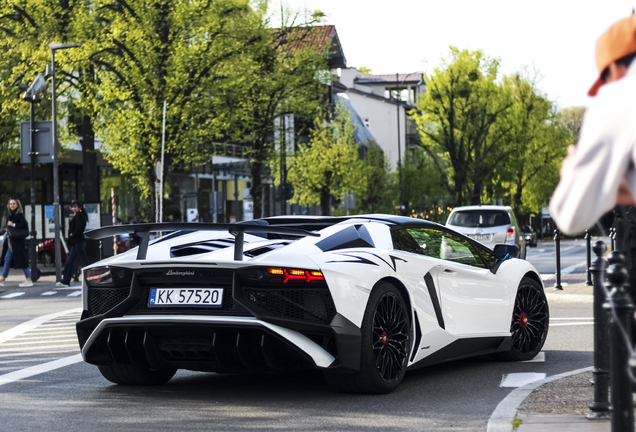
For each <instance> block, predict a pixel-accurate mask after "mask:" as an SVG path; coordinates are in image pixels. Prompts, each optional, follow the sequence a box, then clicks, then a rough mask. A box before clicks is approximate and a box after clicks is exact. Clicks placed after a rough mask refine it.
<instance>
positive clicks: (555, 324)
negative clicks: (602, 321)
mask: <svg viewBox="0 0 636 432" xmlns="http://www.w3.org/2000/svg"><path fill="white" fill-rule="evenodd" d="M578 325H594V323H593V322H574V323H554V324H550V327H564V326H578Z"/></svg>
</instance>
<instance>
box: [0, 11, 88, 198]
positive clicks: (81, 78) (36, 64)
mask: <svg viewBox="0 0 636 432" xmlns="http://www.w3.org/2000/svg"><path fill="white" fill-rule="evenodd" d="M90 15H91V14H90V8H89V5H87V3H86V2H85V1H78V0H28V1H27V0H6V1H3V2H2V3H0V32H1V33H2V34H3V38H0V39H1V40H0V52H2V54H3V55H2V57H1V58H0V71H2V72H0V81H1V82H0V105H1V106H2V108H1V109H2V117H3V120H2V123H3V125H2V126H1V131H0V146H2V147H0V148H2V149H3V150H6V149H8V150H9V151H8V152H6V151H1V152H0V153H2V154H3V157H1V158H0V162H5V163H7V162H13V161H15V160H17V158H18V157H19V150H17V149H19V142H18V141H17V137H18V136H19V119H20V118H23V119H25V118H28V104H27V103H25V102H23V101H22V100H21V98H19V96H20V95H19V90H17V84H18V83H20V82H25V83H27V84H30V83H31V81H32V79H33V78H34V77H35V75H36V74H37V73H38V72H43V70H44V65H46V64H47V63H49V62H50V58H51V52H50V49H49V44H51V43H60V42H64V43H70V42H73V43H75V42H81V41H83V40H86V39H89V38H91V37H92V36H93V35H94V31H93V30H94V28H93V26H92V21H91V17H90ZM80 58H81V55H78V54H77V53H74V55H71V54H69V53H67V52H60V53H59V54H58V57H57V60H58V61H57V66H56V68H57V70H56V78H57V80H58V89H57V92H58V96H59V99H60V100H61V101H62V103H60V104H59V106H60V108H61V109H60V113H61V114H62V115H64V113H71V112H72V114H73V115H69V118H68V121H67V122H66V124H67V125H69V127H68V128H66V129H61V130H60V138H61V140H62V139H63V138H64V137H68V138H73V140H74V141H75V139H77V138H79V143H80V144H81V146H82V160H83V164H84V166H85V167H86V168H85V169H84V170H82V173H83V174H82V175H83V184H84V200H86V201H89V202H96V201H99V191H98V187H97V183H98V172H97V169H96V162H97V154H96V152H95V134H94V130H93V113H92V112H91V111H90V109H87V107H88V104H87V101H89V100H90V101H92V100H93V99H94V96H95V93H94V92H93V88H92V85H90V82H92V81H93V80H94V77H95V74H94V71H93V69H92V67H91V65H90V64H87V63H86V62H81V61H78V59H80ZM43 99H44V100H43V102H42V103H41V104H39V105H37V108H36V110H37V111H36V116H37V117H39V118H50V115H51V111H50V107H51V103H50V97H49V95H48V93H45V94H44V95H43ZM47 102H48V103H47ZM62 124H64V123H62ZM78 198H79V197H78Z"/></svg>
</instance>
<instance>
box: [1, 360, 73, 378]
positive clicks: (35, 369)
mask: <svg viewBox="0 0 636 432" xmlns="http://www.w3.org/2000/svg"><path fill="white" fill-rule="evenodd" d="M81 361H82V355H81V354H76V355H74V356H70V357H65V358H61V359H59V360H54V361H51V362H48V363H44V364H41V365H37V366H32V367H29V368H26V369H20V370H18V371H15V372H10V373H8V374H4V375H0V385H3V384H8V383H12V382H15V381H18V380H21V379H23V378H29V377H32V376H34V375H39V374H41V373H44V372H49V371H52V370H55V369H59V368H61V367H64V366H68V365H72V364H75V363H79V362H81Z"/></svg>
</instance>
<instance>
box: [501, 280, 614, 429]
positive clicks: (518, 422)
mask: <svg viewBox="0 0 636 432" xmlns="http://www.w3.org/2000/svg"><path fill="white" fill-rule="evenodd" d="M566 277H568V279H567V280H568V282H565V279H564V280H563V282H565V283H564V284H563V290H556V289H554V279H547V280H545V281H544V284H545V292H546V297H547V298H548V303H562V302H568V303H592V302H593V301H594V297H593V287H592V286H588V285H586V284H585V281H586V274H585V273H581V274H570V275H566ZM570 282H572V283H570ZM590 366H591V365H590ZM566 375H567V374H566ZM555 378H556V377H555ZM591 378H592V372H591V371H589V370H587V371H584V372H579V373H576V374H574V375H570V376H567V377H564V378H559V379H554V380H551V379H550V378H547V379H546V380H545V381H546V382H545V383H543V384H541V383H537V384H538V385H536V384H530V385H528V386H527V387H528V388H529V390H526V391H527V392H528V396H527V397H525V398H523V399H522V400H521V402H520V403H519V404H518V406H517V407H516V415H514V418H510V419H509V422H508V423H507V425H506V426H505V427H504V428H501V427H494V428H492V430H497V431H500V430H501V431H502V430H506V431H517V432H551V431H554V432H556V431H558V432H609V431H610V430H611V422H610V420H609V419H607V420H588V419H587V418H586V415H587V413H588V412H589V407H588V405H589V404H590V402H592V401H593V400H594V386H593V385H592V384H591V383H590V380H591ZM524 387H526V386H524ZM519 390H522V391H523V388H519ZM511 399H514V398H511ZM490 430H491V428H490V427H489V431H490Z"/></svg>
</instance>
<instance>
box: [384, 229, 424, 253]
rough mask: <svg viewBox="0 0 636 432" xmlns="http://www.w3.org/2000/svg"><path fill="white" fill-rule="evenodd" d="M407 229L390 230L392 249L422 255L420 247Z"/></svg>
mask: <svg viewBox="0 0 636 432" xmlns="http://www.w3.org/2000/svg"><path fill="white" fill-rule="evenodd" d="M408 231H409V230H406V229H400V230H395V231H391V236H392V237H393V249H395V250H401V251H404V252H412V253H416V254H420V255H423V254H424V253H423V252H422V249H421V248H420V246H419V245H418V243H417V241H415V239H414V238H413V237H412V236H411V234H409V232H408Z"/></svg>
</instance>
